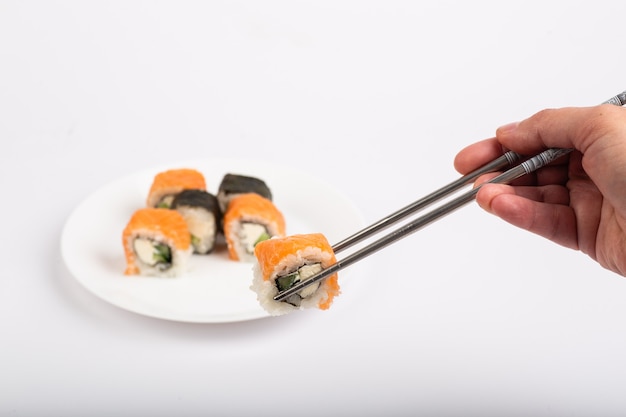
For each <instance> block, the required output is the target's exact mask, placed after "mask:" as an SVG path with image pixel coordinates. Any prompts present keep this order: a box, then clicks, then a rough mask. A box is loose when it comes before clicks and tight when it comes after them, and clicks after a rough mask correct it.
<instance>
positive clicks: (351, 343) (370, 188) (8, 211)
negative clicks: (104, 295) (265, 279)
mask: <svg viewBox="0 0 626 417" xmlns="http://www.w3.org/2000/svg"><path fill="white" fill-rule="evenodd" d="M625 15H626V3H625V2H620V1H595V2H590V1H575V0H568V1H551V0H545V1H532V0H530V1H528V0H525V1H508V2H499V3H497V2H493V1H474V2H466V1H461V0H455V1H452V0H448V1H439V2H419V1H394V0H391V1H388V0H385V1H356V0H355V1H348V0H335V1H326V0H317V1H143V2H141V1H106V2H104V1H102V2H81V1H50V2H47V1H40V2H36V1H7V0H0V143H1V148H0V185H1V189H2V191H3V195H4V198H3V204H2V208H1V213H2V216H1V220H0V230H2V239H0V242H1V243H0V253H2V254H3V257H2V258H3V260H2V262H0V334H1V342H0V415H3V416H28V417H37V416H153V417H154V416H173V415H176V416H246V415H251V416H270V415H273V416H292V415H301V416H314V415H315V416H316V415H332V416H363V417H367V416H381V415H387V416H416V415H424V416H503V415H506V416H529V415H533V416H592V415H593V416H618V415H624V414H625V413H626V395H625V394H624V386H625V384H626V358H625V355H626V332H625V330H624V319H625V318H626V281H625V280H624V279H623V278H621V277H618V276H617V275H614V274H612V273H610V272H607V271H605V270H603V269H602V268H601V267H600V266H598V265H597V264H595V263H594V262H593V261H591V260H590V259H589V258H587V257H586V256H585V255H584V254H581V253H576V252H574V251H571V250H566V249H564V248H561V247H558V246H556V245H554V244H551V243H549V242H547V241H545V240H543V239H541V238H539V237H536V236H534V235H530V234H527V233H524V232H522V231H520V230H517V229H515V228H513V227H511V226H509V225H507V224H505V223H503V222H501V221H499V220H498V219H495V218H493V217H491V216H489V215H488V214H486V213H484V212H483V211H481V210H480V209H479V208H478V207H477V206H476V205H475V204H471V205H469V206H467V207H465V208H463V209H462V210H460V211H458V212H456V213H454V214H452V215H450V216H448V217H446V218H445V219H444V220H442V221H440V222H438V223H436V224H434V225H431V226H429V227H427V228H425V229H424V230H422V231H420V232H418V233H417V234H415V235H413V236H410V237H408V238H407V239H405V240H402V241H401V242H399V243H397V244H395V245H393V246H391V247H389V248H386V249H384V250H383V251H381V252H379V253H377V254H374V255H372V256H371V257H369V258H367V259H366V260H363V261H362V262H361V263H359V264H357V265H354V266H353V267H350V268H351V269H352V268H353V269H354V270H353V271H352V273H353V279H351V280H350V281H349V282H347V283H346V284H345V285H344V286H343V294H342V295H341V296H340V297H339V298H337V299H336V301H335V303H334V305H333V306H332V308H331V309H330V310H328V311H326V312H321V311H317V310H315V311H304V312H298V313H297V314H291V315H288V316H283V317H279V318H269V319H260V320H254V321H249V322H241V323H230V324H208V325H207V324H190V323H178V322H173V321H165V320H159V319H155V318H150V317H145V316H141V315H138V314H135V313H131V312H127V311H125V310H122V309H119V308H116V307H114V306H112V305H109V304H108V303H106V302H104V301H102V300H100V299H99V298H97V297H95V296H94V295H92V294H91V293H90V292H88V291H87V290H85V289H84V288H83V287H82V286H81V285H80V284H78V282H77V281H76V280H75V279H74V277H72V276H71V275H70V274H69V272H68V271H67V269H66V268H65V266H64V264H63V260H62V258H61V254H60V250H59V240H60V234H61V231H62V229H63V225H64V222H65V221H66V219H67V218H68V216H69V215H70V213H71V212H72V210H73V208H74V207H76V206H77V205H78V204H79V203H80V202H81V201H82V200H83V199H85V198H86V197H87V196H89V195H90V194H91V193H92V192H94V191H95V190H97V189H98V188H99V187H101V186H103V185H105V184H107V183H109V182H111V181H114V180H116V179H117V178H119V177H122V176H125V175H128V174H132V173H133V172H136V171H137V170H143V169H146V168H150V167H152V166H155V165H163V164H168V163H173V162H174V161H178V160H185V159H189V158H190V157H193V158H198V157H200V158H227V157H228V158H232V157H243V158H253V159H258V160H263V161H266V162H267V164H272V165H280V164H284V165H287V166H290V167H297V168H299V169H301V170H303V171H304V172H306V173H308V174H311V175H312V176H315V177H317V178H319V179H320V180H322V181H325V182H327V183H329V184H332V185H333V186H334V187H335V188H336V189H337V190H339V191H340V192H341V193H343V194H344V195H345V196H346V197H347V198H349V199H350V200H351V201H352V202H353V203H354V204H355V205H356V206H357V207H359V209H360V210H361V212H362V215H363V217H364V218H365V219H366V220H367V221H369V222H373V221H375V220H378V219H379V218H381V217H382V216H384V215H386V214H388V213H390V212H392V211H395V210H397V209H399V208H400V207H402V206H404V205H406V204H408V203H410V202H411V201H413V200H415V199H417V198H418V197H421V196H422V195H425V194H427V193H429V192H431V191H433V190H434V189H436V188H438V187H439V186H442V185H444V184H446V183H447V182H449V181H451V180H453V179H456V178H457V176H458V174H457V173H456V172H455V171H454V169H453V167H452V161H453V158H454V155H455V154H456V153H457V152H458V151H459V150H460V149H461V148H462V147H464V146H465V145H468V144H470V143H472V142H474V141H477V140H480V139H483V138H487V137H490V136H491V135H493V132H494V131H495V128H496V127H498V126H500V125H502V124H505V123H508V122H511V121H515V120H519V119H522V118H524V117H527V116H530V115H531V114H532V113H534V112H536V111H538V110H540V109H542V108H546V107H561V106H570V105H571V106H584V105H593V104H596V103H599V102H601V101H603V100H605V99H607V98H609V97H610V96H612V95H614V94H617V93H619V92H621V91H622V90H623V89H624V88H626V77H625V76H624V68H625V67H626V57H625V55H624V49H625V46H624V36H623V22H624V16H625ZM314 203H315V204H324V201H317V202H314ZM94 221H97V219H96V220H94ZM120 250H121V247H120Z"/></svg>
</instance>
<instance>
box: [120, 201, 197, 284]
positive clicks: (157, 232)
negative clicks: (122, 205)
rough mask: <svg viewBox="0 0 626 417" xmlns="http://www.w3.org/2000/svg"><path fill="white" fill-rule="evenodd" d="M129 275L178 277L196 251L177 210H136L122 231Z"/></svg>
mask: <svg viewBox="0 0 626 417" xmlns="http://www.w3.org/2000/svg"><path fill="white" fill-rule="evenodd" d="M122 243H123V245H124V254H125V255H126V270H125V271H124V274H126V275H151V276H161V277H173V276H178V275H180V274H182V273H183V272H185V270H186V268H187V262H188V260H189V258H190V256H191V253H192V251H193V249H192V246H191V237H190V234H189V229H188V227H187V223H186V222H185V219H184V218H183V216H182V215H181V214H180V213H179V212H177V211H175V210H169V209H160V208H143V209H139V210H137V211H136V212H135V213H134V214H133V215H132V217H131V218H130V220H129V221H128V224H127V225H126V227H125V228H124V231H123V232H122Z"/></svg>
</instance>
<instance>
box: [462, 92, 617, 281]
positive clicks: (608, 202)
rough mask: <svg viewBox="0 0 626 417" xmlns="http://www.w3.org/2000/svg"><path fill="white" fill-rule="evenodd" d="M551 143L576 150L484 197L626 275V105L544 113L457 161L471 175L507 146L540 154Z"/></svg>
mask: <svg viewBox="0 0 626 417" xmlns="http://www.w3.org/2000/svg"><path fill="white" fill-rule="evenodd" d="M547 148H573V149H574V151H573V152H571V153H570V154H569V155H568V156H566V157H564V158H562V159H561V160H559V161H557V162H555V163H554V164H552V165H549V166H547V167H544V168H542V169H540V170H538V171H537V172H535V173H533V174H529V175H526V176H524V177H522V178H520V179H518V180H516V181H515V182H513V183H512V184H510V185H503V184H484V185H483V186H482V187H481V188H480V190H479V191H478V193H477V195H476V201H477V202H478V204H479V205H480V206H481V207H482V208H483V209H485V210H486V211H488V212H490V213H492V214H494V215H496V216H498V217H500V218H502V219H503V220H505V221H507V222H509V223H511V224H513V225H515V226H517V227H520V228H522V229H525V230H528V231H530V232H533V233H536V234H538V235H540V236H543V237H545V238H547V239H550V240H552V241H553V242H556V243H558V244H560V245H563V246H565V247H568V248H572V249H577V250H581V251H582V252H584V253H586V254H587V255H589V256H590V257H591V258H592V259H594V260H596V261H597V262H598V263H599V264H600V265H602V266H603V267H604V268H607V269H609V270H611V271H614V272H616V273H618V274H621V275H623V276H626V108H622V107H618V106H614V105H608V104H605V105H600V106H594V107H576V108H561V109H549V110H543V111H540V112H539V113H536V114H535V115H533V116H531V117H530V118H528V119H526V120H523V121H522V122H519V123H512V124H509V125H506V126H503V127H500V128H499V129H497V130H496V136H495V137H494V138H491V139H486V140H483V141H481V142H477V143H474V144H472V145H470V146H468V147H466V148H464V149H463V150H461V151H460V152H459V153H458V154H457V155H456V158H455V160H454V166H455V168H456V169H457V170H458V171H459V172H460V173H461V174H467V173H468V172H470V171H472V170H474V169H476V168H478V167H480V166H481V165H484V164H486V163H487V162H489V161H491V160H492V159H495V158H497V157H498V156H500V155H502V153H503V151H506V150H512V151H515V152H517V153H519V154H523V155H535V154H537V153H539V152H541V151H543V150H545V149H547ZM493 176H495V174H494V175H489V176H483V177H481V178H479V180H478V181H477V184H483V183H484V182H485V181H487V180H488V179H489V178H490V177H493Z"/></svg>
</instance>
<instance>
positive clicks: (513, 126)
mask: <svg viewBox="0 0 626 417" xmlns="http://www.w3.org/2000/svg"><path fill="white" fill-rule="evenodd" d="M517 126H519V122H513V123H509V124H506V125H504V126H500V127H499V128H498V129H497V130H496V132H497V133H509V132H512V131H514V130H515V129H517Z"/></svg>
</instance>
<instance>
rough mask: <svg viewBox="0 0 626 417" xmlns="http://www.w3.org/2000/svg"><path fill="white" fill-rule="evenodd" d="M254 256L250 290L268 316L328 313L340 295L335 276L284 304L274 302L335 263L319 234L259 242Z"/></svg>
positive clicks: (332, 254)
mask: <svg viewBox="0 0 626 417" xmlns="http://www.w3.org/2000/svg"><path fill="white" fill-rule="evenodd" d="M254 252H255V257H256V262H255V263H254V266H253V274H254V277H253V280H252V285H251V287H250V289H251V290H252V291H254V292H255V293H256V295H257V300H258V301H259V303H260V304H261V306H262V307H263V308H264V309H265V310H266V311H267V312H268V313H270V314H271V315H274V316H278V315H282V314H287V313H290V312H292V311H295V310H301V309H304V308H318V309H321V310H327V309H328V308H329V307H330V305H331V304H332V302H333V299H334V297H335V296H337V295H339V293H340V291H339V283H338V282H337V278H338V275H337V273H334V274H332V275H330V276H329V277H328V278H325V279H323V280H322V281H319V282H317V283H315V284H312V285H309V286H308V287H305V288H303V289H302V290H301V291H300V292H297V293H295V294H293V295H291V296H289V297H287V298H286V299H285V300H283V301H275V300H274V297H275V296H276V295H277V294H278V293H279V292H280V291H284V290H287V289H289V288H291V287H292V286H293V285H295V284H297V283H298V282H301V281H305V280H306V279H307V278H311V277H312V276H314V275H316V274H318V273H319V272H321V271H322V270H324V269H326V268H328V267H329V266H331V265H333V264H335V263H336V262H337V259H336V258H335V253H334V252H333V249H332V247H331V246H330V244H329V243H328V240H327V239H326V237H325V236H324V235H323V234H321V233H311V234H299V235H292V236H287V237H283V238H273V239H269V240H266V241H263V242H260V243H259V244H258V245H257V246H256V248H255V250H254Z"/></svg>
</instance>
